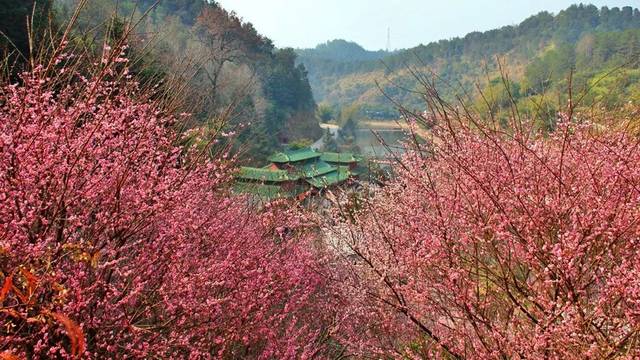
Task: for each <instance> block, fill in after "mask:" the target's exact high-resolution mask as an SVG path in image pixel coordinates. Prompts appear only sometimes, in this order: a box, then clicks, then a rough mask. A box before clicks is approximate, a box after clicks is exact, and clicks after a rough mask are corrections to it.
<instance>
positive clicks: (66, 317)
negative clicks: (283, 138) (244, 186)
mask: <svg viewBox="0 0 640 360" xmlns="http://www.w3.org/2000/svg"><path fill="white" fill-rule="evenodd" d="M105 63H106V62H105ZM105 66H106V65H105ZM56 71H57V72H58V73H60V74H61V73H64V72H65V71H66V72H68V71H71V70H69V69H64V68H61V69H58V70H56ZM99 74H100V75H96V76H95V77H91V78H89V79H85V78H83V77H82V76H80V75H77V76H75V78H74V80H73V81H72V82H70V83H69V84H66V83H63V84H62V85H60V83H55V81H54V80H51V79H49V78H48V77H47V76H48V75H47V74H46V72H45V71H44V70H42V69H37V70H36V71H34V72H33V73H29V74H25V75H24V77H23V81H22V83H21V84H20V85H11V86H5V87H4V88H2V92H3V101H2V105H1V108H0V249H2V251H1V252H0V270H1V271H2V273H3V274H4V276H5V278H4V279H5V280H4V286H3V288H2V292H1V297H2V298H3V300H4V302H3V303H2V304H0V305H1V306H2V307H1V310H2V311H1V312H0V321H1V322H2V324H3V331H2V333H0V348H2V349H7V350H8V351H10V352H11V353H12V354H19V355H20V356H28V357H29V358H71V357H74V356H75V355H82V356H86V357H91V358H105V357H108V358H158V357H160V358H186V357H190V358H199V357H205V358H206V357H235V358H239V357H259V358H272V357H278V358H296V357H303V356H308V355H310V354H312V353H315V352H317V351H318V350H319V349H320V347H321V346H322V344H320V343H319V342H318V341H316V340H317V339H318V335H319V331H318V330H317V329H320V323H321V321H322V318H323V316H324V315H325V312H319V313H313V312H311V308H310V304H312V303H314V302H315V301H316V298H317V295H318V292H319V290H320V288H321V286H322V283H323V280H322V278H321V277H320V276H319V275H318V274H316V273H315V272H313V271H311V269H312V268H313V267H314V266H315V259H314V257H313V256H312V254H311V253H310V252H309V251H307V250H305V249H306V247H304V246H300V244H298V243H297V242H294V241H293V240H292V239H284V240H283V239H282V238H280V237H278V236H277V234H276V232H275V231H274V228H275V227H276V225H274V224H277V226H285V225H287V226H289V227H290V228H291V229H294V230H295V227H296V226H297V225H296V224H295V222H294V221H293V220H291V219H289V218H287V217H286V215H284V214H282V213H281V212H279V211H276V210H273V211H270V212H267V213H266V214H263V215H259V214H257V213H256V212H255V211H252V210H251V209H248V208H247V207H246V205H245V204H244V201H242V200H236V199H232V198H229V197H227V196H226V195H225V191H224V188H225V183H226V182H227V181H228V180H229V179H230V174H231V170H232V169H231V166H232V163H231V162H230V161H228V160H226V159H224V158H220V159H217V160H205V159H204V158H206V156H202V154H203V152H201V151H198V150H194V149H192V150H189V149H182V148H179V147H176V146H175V145H174V142H175V141H176V140H177V134H175V133H174V132H173V131H172V130H171V129H172V126H171V125H172V123H173V120H174V119H172V118H171V117H169V116H166V115H165V114H163V113H162V112H161V111H159V110H158V108H156V107H155V105H154V104H153V103H151V102H150V101H148V100H144V99H145V97H144V94H140V93H139V90H138V89H137V88H136V85H135V84H130V83H126V81H124V80H123V81H111V80H105V76H106V75H110V77H109V78H112V79H124V78H125V75H126V73H125V74H114V73H113V72H112V71H111V70H109V69H103V71H101V72H100V73H99ZM54 83H55V85H54ZM138 99H142V100H138ZM298 241H300V242H303V239H299V240H298ZM10 274H14V275H13V276H12V275H10ZM319 302H320V301H318V303H319ZM56 322H59V323H62V325H64V328H65V330H66V335H65V334H64V333H63V332H61V330H62V329H61V327H60V326H59V325H57V324H56ZM5 325H6V327H5ZM5 329H9V331H8V332H6V331H5ZM7 354H8V353H7ZM3 356H4V355H3Z"/></svg>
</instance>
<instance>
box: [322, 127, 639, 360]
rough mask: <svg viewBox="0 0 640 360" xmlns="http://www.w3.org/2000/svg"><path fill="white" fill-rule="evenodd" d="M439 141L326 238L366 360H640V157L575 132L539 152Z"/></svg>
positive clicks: (531, 145)
mask: <svg viewBox="0 0 640 360" xmlns="http://www.w3.org/2000/svg"><path fill="white" fill-rule="evenodd" d="M483 130H485V131H486V132H484V133H483V131H480V130H479V129H478V128H477V127H474V128H467V127H465V126H460V127H459V128H456V129H455V132H450V131H449V130H448V129H447V128H446V127H445V128H440V127H438V126H437V125H436V126H435V128H434V130H433V131H434V139H435V141H434V143H435V145H433V148H429V149H427V148H423V149H422V150H423V151H412V152H409V153H408V154H406V155H405V156H404V157H403V158H402V164H401V166H398V167H397V171H398V178H397V179H395V180H394V181H392V182H391V183H390V184H389V185H388V186H386V187H384V188H383V189H381V190H380V191H378V193H377V194H376V196H375V197H374V198H373V199H372V200H364V203H365V204H364V205H363V206H362V207H361V208H360V209H356V210H353V211H352V212H351V213H346V212H341V213H340V215H341V216H342V217H337V218H336V219H337V220H338V221H339V223H338V224H337V225H333V224H328V225H327V226H326V231H327V232H328V233H330V234H331V235H330V236H329V238H330V239H331V240H332V243H333V244H335V245H336V249H337V251H336V253H337V254H339V255H341V256H340V257H339V258H341V259H342V260H341V261H340V262H339V263H338V265H337V270H336V273H338V274H341V283H340V287H341V288H342V291H343V294H344V296H345V298H346V299H350V300H351V301H350V302H346V303H345V304H346V305H345V308H344V310H345V311H344V313H343V321H342V323H341V331H340V332H339V333H340V334H342V340H343V341H344V342H345V343H346V344H349V345H350V346H351V350H353V351H354V352H356V353H364V354H367V353H368V354H371V353H377V354H384V355H388V356H392V357H399V356H408V357H413V358H419V357H434V356H437V357H440V356H447V357H453V358H487V359H493V358H515V359H522V358H558V359H584V358H613V357H626V358H636V357H638V356H640V346H638V341H640V243H639V241H640V240H639V239H640V237H639V236H640V223H639V221H638V220H639V219H640V165H639V164H640V151H639V150H640V148H639V146H640V142H639V140H638V138H636V137H632V136H629V135H628V134H625V133H622V132H617V131H614V130H607V131H603V132H602V133H595V132H594V131H592V130H591V128H590V127H589V126H587V125H576V124H572V125H569V124H568V122H567V120H566V118H565V119H564V122H563V123H562V124H561V125H560V127H559V129H558V130H557V131H556V132H555V133H554V134H552V135H551V136H544V135H540V136H535V137H533V138H532V139H527V138H525V136H523V135H522V134H519V133H516V134H515V135H509V134H502V133H497V132H493V131H490V130H487V129H483ZM340 219H341V220H340Z"/></svg>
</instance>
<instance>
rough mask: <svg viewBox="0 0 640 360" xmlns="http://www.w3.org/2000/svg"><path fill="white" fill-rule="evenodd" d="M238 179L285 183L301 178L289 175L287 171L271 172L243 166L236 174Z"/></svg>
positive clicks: (265, 169)
mask: <svg viewBox="0 0 640 360" xmlns="http://www.w3.org/2000/svg"><path fill="white" fill-rule="evenodd" d="M236 177H237V178H239V179H244V180H257V181H266V182H283V181H295V180H298V179H299V177H298V176H297V175H292V174H289V173H288V172H287V171H285V170H271V169H267V168H253V167H246V166H243V167H241V168H240V171H238V173H237V174H236Z"/></svg>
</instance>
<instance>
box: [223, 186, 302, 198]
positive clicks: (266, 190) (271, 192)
mask: <svg viewBox="0 0 640 360" xmlns="http://www.w3.org/2000/svg"><path fill="white" fill-rule="evenodd" d="M233 191H234V192H235V193H237V194H250V195H255V196H258V197H260V198H262V199H263V200H274V199H283V198H292V197H294V196H296V195H298V194H301V193H303V192H304V191H305V189H304V188H303V187H301V186H296V187H295V188H293V189H291V190H288V191H287V190H284V189H283V188H282V187H281V186H279V185H267V184H256V183H244V182H237V183H235V184H234V185H233Z"/></svg>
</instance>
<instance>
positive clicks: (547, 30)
mask: <svg viewBox="0 0 640 360" xmlns="http://www.w3.org/2000/svg"><path fill="white" fill-rule="evenodd" d="M425 26H428V25H425ZM638 29H640V11H639V10H638V9H634V8H632V7H623V8H617V7H614V8H607V7H603V8H600V9H598V8H597V7H595V6H593V5H573V6H571V7H569V8H567V9H565V10H563V11H560V12H559V13H558V14H555V15H554V14H551V13H548V12H541V13H539V14H537V15H535V16H531V17H529V18H528V19H526V20H524V21H523V22H522V23H520V24H519V25H516V26H505V27H502V28H500V29H495V30H490V31H486V32H473V33H470V34H468V35H466V36H465V37H462V38H453V39H450V40H441V41H438V42H432V43H429V44H427V45H420V46H417V47H415V48H412V49H408V50H403V51H399V52H397V53H394V54H389V55H388V56H385V57H383V58H381V59H359V60H357V61H355V60H353V59H352V58H350V57H349V56H345V58H347V60H345V59H344V58H341V56H340V55H337V54H333V55H332V56H331V57H327V56H322V54H323V53H325V52H326V51H324V48H325V47H326V46H321V47H319V48H317V49H311V50H302V51H298V53H299V54H300V59H299V61H300V62H301V63H303V64H304V65H305V66H306V68H307V70H308V71H309V79H310V80H311V86H312V89H313V91H314V95H315V98H316V100H317V101H318V102H324V103H327V104H330V105H333V106H344V105H351V104H352V103H356V104H358V105H361V106H363V108H364V110H365V112H369V113H376V114H390V116H393V114H392V111H387V110H389V109H390V108H391V106H390V104H389V102H388V101H387V100H386V98H385V97H384V96H383V95H382V94H381V92H380V91H379V89H378V88H377V86H376V81H379V82H381V84H382V86H383V87H384V89H385V90H386V91H387V92H388V94H389V95H392V96H396V97H398V98H399V100H401V101H403V102H404V103H406V104H409V105H411V104H415V105H416V106H418V104H419V102H418V101H415V102H413V99H412V98H411V97H410V96H409V95H408V94H407V93H406V92H403V91H400V90H399V89H398V87H397V86H395V85H392V84H391V83H390V81H392V82H393V83H395V84H396V85H400V86H402V87H406V88H413V87H415V86H416V83H415V79H413V77H412V76H411V75H410V74H408V71H407V70H406V67H407V65H411V66H417V67H418V68H421V70H423V71H429V70H432V71H435V72H436V73H437V74H438V75H439V76H440V77H441V78H442V79H443V80H444V81H446V82H449V83H452V84H460V85H462V88H464V89H466V90H470V89H472V88H474V85H475V83H480V84H481V86H484V87H490V86H491V85H492V83H495V82H496V81H495V78H496V76H497V75H498V74H497V64H496V57H498V56H499V57H500V58H501V59H503V60H504V62H505V65H506V68H507V69H508V71H509V73H510V75H511V77H512V78H513V79H515V80H516V81H517V82H518V87H519V90H521V92H520V94H519V95H522V96H525V95H526V96H531V95H535V93H536V92H539V91H540V90H541V88H542V87H545V88H546V89H547V90H549V89H552V88H553V87H554V86H558V85H559V83H560V82H561V79H564V78H566V75H567V73H568V71H569V69H571V68H572V67H575V68H576V69H577V71H578V74H577V75H578V78H579V79H578V81H579V80H582V81H583V82H585V83H587V82H589V81H590V79H591V78H592V77H594V76H597V74H599V73H600V72H602V71H604V70H606V69H608V68H611V67H613V66H615V65H618V64H620V63H623V62H625V61H628V60H629V59H630V57H631V56H632V55H633V54H635V53H636V52H637V51H638V50H640V41H639V39H640V32H638V31H639V30H638ZM329 44H331V42H330V43H329ZM345 49H349V48H345ZM318 59H321V61H319V60H318ZM632 75H633V74H632ZM458 90H459V91H460V92H462V89H458ZM449 92H451V90H449ZM374 110H375V111H374Z"/></svg>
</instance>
